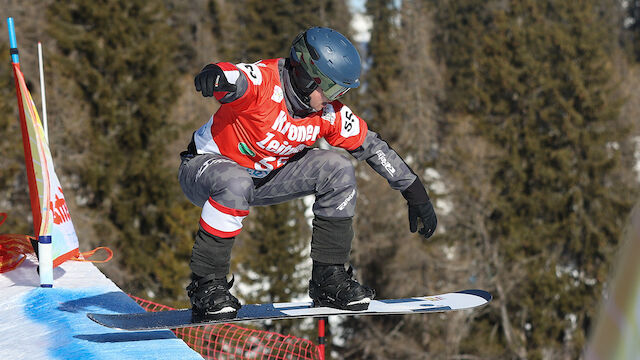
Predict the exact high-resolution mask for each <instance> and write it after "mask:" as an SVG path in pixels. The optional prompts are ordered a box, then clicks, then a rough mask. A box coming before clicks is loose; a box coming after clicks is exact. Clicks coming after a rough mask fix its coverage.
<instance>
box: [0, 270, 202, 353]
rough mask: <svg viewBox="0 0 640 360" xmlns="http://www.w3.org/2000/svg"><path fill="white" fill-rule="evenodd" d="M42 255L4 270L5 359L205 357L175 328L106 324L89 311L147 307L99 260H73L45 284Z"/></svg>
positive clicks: (0, 300) (0, 332) (0, 309)
mask: <svg viewBox="0 0 640 360" xmlns="http://www.w3.org/2000/svg"><path fill="white" fill-rule="evenodd" d="M36 262H37V260H36V259H35V258H32V257H29V258H27V259H26V260H25V261H24V262H23V263H22V264H21V265H20V266H19V267H18V268H17V269H15V270H13V271H9V272H6V273H2V274H0V292H1V293H2V297H0V319H2V326H1V327H0V359H176V358H180V359H183V360H184V359H202V357H201V356H200V355H199V354H198V353H196V352H195V351H193V350H191V349H190V348H189V347H188V346H187V345H186V344H185V343H184V342H182V340H180V339H178V338H176V337H175V335H174V334H173V333H172V332H171V331H169V330H161V331H147V332H126V331H120V330H114V329H109V328H105V327H102V326H100V325H98V324H96V323H94V322H92V321H91V320H89V319H88V318H87V316H86V314H87V313H88V312H98V313H124V312H142V311H144V310H143V309H142V308H141V307H140V306H138V305H137V304H136V303H135V301H133V300H132V299H131V298H129V296H127V294H125V293H124V292H122V290H120V289H119V288H118V287H117V286H116V285H115V284H114V283H113V282H112V281H111V280H109V279H108V278H107V277H105V276H104V275H103V274H102V273H101V272H100V271H99V270H98V269H97V268H96V267H95V266H94V265H93V264H91V263H88V262H76V261H68V262H66V263H64V264H62V265H61V266H59V267H57V268H55V269H54V287H53V288H51V289H47V288H41V287H39V286H40V283H39V278H38V274H37V273H36V268H37V264H36Z"/></svg>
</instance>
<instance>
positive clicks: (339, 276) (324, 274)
mask: <svg viewBox="0 0 640 360" xmlns="http://www.w3.org/2000/svg"><path fill="white" fill-rule="evenodd" d="M375 294H376V292H375V291H374V290H373V289H371V288H369V287H367V286H363V285H360V283H358V282H357V281H356V280H354V279H353V268H352V267H351V266H349V269H348V270H346V269H345V268H344V265H342V264H338V265H329V264H322V265H320V264H317V263H315V262H314V264H313V271H312V275H311V281H309V296H310V297H311V299H312V300H313V306H328V307H332V308H336V309H342V310H353V311H361V310H367V309H368V308H369V303H370V302H371V300H373V298H374V297H375Z"/></svg>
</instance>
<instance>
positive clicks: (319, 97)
mask: <svg viewBox="0 0 640 360" xmlns="http://www.w3.org/2000/svg"><path fill="white" fill-rule="evenodd" d="M309 98H310V101H309V106H311V107H312V108H313V110H315V111H320V110H322V108H323V107H324V106H325V105H326V104H327V103H328V102H329V99H328V98H327V97H326V96H325V95H324V93H323V92H322V89H321V88H320V87H319V86H318V87H317V88H316V89H315V90H313V92H312V93H311V95H309Z"/></svg>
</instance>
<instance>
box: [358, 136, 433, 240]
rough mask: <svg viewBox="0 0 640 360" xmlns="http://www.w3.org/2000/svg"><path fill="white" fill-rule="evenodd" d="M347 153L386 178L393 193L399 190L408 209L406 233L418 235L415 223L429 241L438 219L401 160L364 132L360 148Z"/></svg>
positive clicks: (423, 191) (385, 144)
mask: <svg viewBox="0 0 640 360" xmlns="http://www.w3.org/2000/svg"><path fill="white" fill-rule="evenodd" d="M349 153H351V155H353V157H355V158H356V159H358V160H365V161H366V162H367V164H369V166H371V168H373V170H375V171H376V172H377V173H378V174H380V175H381V176H382V177H384V178H386V179H387V181H388V182H389V185H391V187H392V188H393V189H396V190H400V191H401V193H402V196H404V198H405V199H406V200H407V205H408V207H409V230H410V231H411V232H416V231H418V219H420V220H421V221H422V224H423V227H422V228H421V229H420V234H422V235H423V236H424V237H425V238H429V237H431V235H433V233H434V232H435V229H436V226H437V222H438V221H437V217H436V214H435V211H434V209H433V205H432V204H431V200H430V199H429V195H427V191H426V189H425V188H424V185H423V184H422V182H421V181H420V178H419V177H418V176H417V175H416V174H415V173H414V172H413V171H412V170H411V168H410V167H409V165H407V164H406V163H405V162H404V160H403V159H402V158H401V157H400V155H398V153H396V152H395V150H393V149H392V148H391V147H390V146H389V144H387V142H386V141H384V140H382V139H381V138H380V136H379V135H378V134H377V133H375V132H373V131H371V130H367V135H366V137H365V139H364V142H363V143H362V145H361V146H359V147H358V148H356V149H354V150H350V151H349Z"/></svg>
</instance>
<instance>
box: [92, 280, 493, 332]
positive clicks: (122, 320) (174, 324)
mask: <svg viewBox="0 0 640 360" xmlns="http://www.w3.org/2000/svg"><path fill="white" fill-rule="evenodd" d="M491 299H492V296H491V294H490V293H488V292H486V291H484V290H477V289H472V290H462V291H458V292H453V293H447V294H441V295H432V296H423V297H412V298H406V299H387V300H372V301H371V303H370V304H369V309H367V310H362V311H351V310H340V309H334V308H329V307H313V304H312V302H310V301H309V302H297V303H274V304H249V305H244V306H242V308H241V309H240V310H239V311H238V316H237V317H235V318H233V319H222V320H213V321H206V322H198V323H193V322H191V310H190V309H182V310H172V311H160V312H152V313H134V314H92V313H89V314H87V316H88V317H89V319H91V320H93V321H95V322H97V323H98V324H101V325H103V326H106V327H110V328H115V329H121V330H129V331H136V330H155V329H174V328H181V327H190V326H202V325H209V324H219V323H232V322H243V321H244V322H247V321H258V320H281V319H295V318H307V317H327V316H332V315H385V314H386V315H392V314H393V315H400V314H416V313H429V312H448V311H457V310H463V309H472V308H475V307H478V306H483V305H485V304H487V303H488V302H489V301H491Z"/></svg>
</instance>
